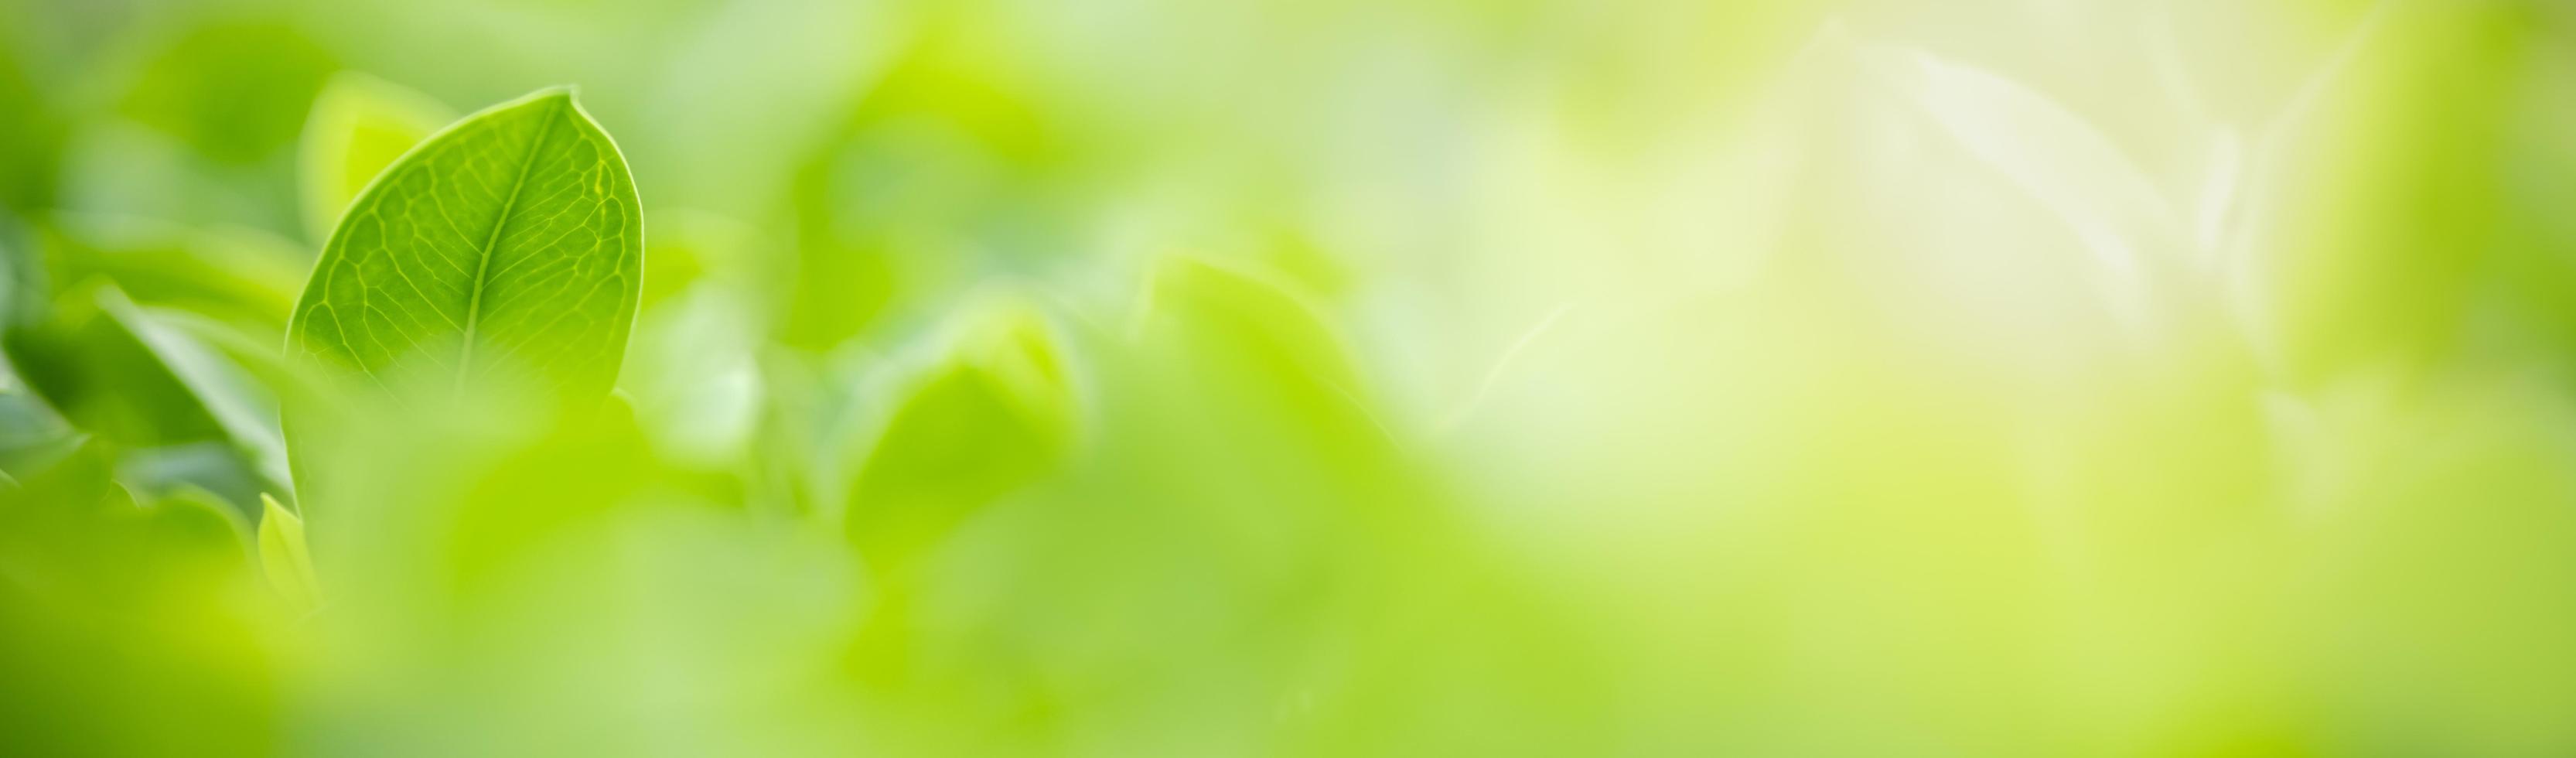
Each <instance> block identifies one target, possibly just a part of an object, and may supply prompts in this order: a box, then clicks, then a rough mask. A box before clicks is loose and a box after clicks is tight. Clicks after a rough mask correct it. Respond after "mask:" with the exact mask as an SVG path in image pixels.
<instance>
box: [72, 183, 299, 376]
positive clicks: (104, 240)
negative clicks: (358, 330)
mask: <svg viewBox="0 0 2576 758" xmlns="http://www.w3.org/2000/svg"><path fill="white" fill-rule="evenodd" d="M43 232H44V234H43V241H44V252H45V255H44V258H45V264H46V267H47V269H48V271H47V274H48V276H49V277H50V278H51V279H52V280H53V281H55V282H57V283H60V284H62V285H65V286H67V287H74V288H76V287H79V286H82V285H84V284H85V283H87V282H88V281H90V280H92V279H105V280H107V281H111V282H114V283H115V284H116V286H117V288H118V289H121V290H124V291H125V294H126V296H127V297H131V298H133V299H134V302H135V303H137V304H139V305H145V306H160V307H168V308H173V309H178V310H183V311H187V312H191V313H196V314H200V315H204V316H207V317H210V318H215V319H219V320H222V321H226V322H230V323H235V324H240V325H242V326H243V327H244V328H248V329H256V330H259V331H263V332H266V333H268V334H269V335H270V336H269V344H271V345H275V344H276V340H277V336H278V335H280V334H283V333H284V329H285V327H286V316H287V314H288V312H290V311H292V310H293V309H294V307H295V296H296V289H297V287H299V286H300V283H301V280H302V277H303V270H304V268H305V267H306V263H305V262H304V260H303V259H304V258H305V257H306V254H305V253H303V252H302V251H299V250H298V249H297V247H296V245H295V244H294V243H293V242H291V241H288V240H286V239H283V238H279V237H276V236H273V235H270V234H267V233H264V232H259V231H256V230H251V229H244V228H233V227H219V228H215V229H207V230H198V229H193V228H189V227H186V226H180V225H174V224H166V223H160V222H156V221H152V220H148V219H142V218H133V217H125V216H94V215H76V214H57V215H56V216H55V217H54V219H53V223H51V224H49V225H47V226H46V227H45V228H44V230H43Z"/></svg>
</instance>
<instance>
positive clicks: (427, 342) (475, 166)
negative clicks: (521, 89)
mask: <svg viewBox="0 0 2576 758" xmlns="http://www.w3.org/2000/svg"><path fill="white" fill-rule="evenodd" d="M643 232H644V230H643V214H642V209H641V208H640V207H639V205H638V203H637V200H636V196H635V185H634V181H633V179H632V178H631V176H630V175H629V174H628V173H627V169H626V161H625V158H624V157H623V156H622V155H620V154H619V153H618V151H617V146H616V144H615V143H613V142H611V141H610V140H609V137H608V135H607V134H606V133H605V132H602V131H601V130H600V128H599V126H598V125H597V124H596V123H594V122H592V121H591V119H590V116H589V115H588V114H586V113H584V112H582V110H581V108H580V106H578V105H576V104H575V103H574V102H573V94H572V91H571V90H569V89H552V90H545V91H541V92H538V93H536V94H533V95H529V96H528V97H525V98H522V99H520V100H517V101H513V102H510V103H505V104H502V105H499V106H496V107H493V108H492V109H490V110H486V111H484V112H482V113H478V114H475V115H473V116H471V117H468V118H466V119H465V120H464V121H461V122H458V123H457V124H456V125H455V126H452V127H449V128H448V129H447V130H445V131H443V132H440V133H439V134H437V135H436V136H433V137H431V138H430V139H429V141H428V142H426V143H424V144H422V145H421V146H420V148H419V149H417V150H414V151H413V152H411V153H410V154H408V155H406V156H405V157H403V159H401V160H399V161H397V162H395V164H394V165H393V166H392V167H390V168H387V169H385V173H384V175H383V176H382V177H379V178H378V179H377V180H376V182H375V183H374V184H372V185H369V186H368V188H367V189H366V191H365V192H364V193H362V194H361V195H360V196H359V197H358V199H357V201H356V202H355V203H354V204H352V205H351V206H350V208H349V212H348V215H347V217H346V218H344V219H342V220H341V222H340V226H339V228H338V229H337V230H336V231H334V232H333V233H332V235H331V241H330V243H329V244H328V245H326V246H325V247H324V248H323V251H322V257H321V260H319V261H318V262H316V264H315V266H314V271H313V276H312V278H311V279H310V280H309V281H307V282H306V283H305V288H304V296H303V298H302V300H301V301H299V303H298V304H297V306H296V309H295V315H294V317H293V319H292V321H291V323H290V324H289V327H288V334H287V353H288V355H289V356H290V357H293V358H298V359H306V358H310V359H318V360H319V361H320V362H322V363H324V364H326V365H331V366H335V367H338V368H343V369H347V370H350V371H354V372H356V373H359V374H364V375H366V376H367V377H370V378H372V379H373V380H374V381H376V382H378V383H386V384H391V383H392V382H391V379H392V378H393V377H395V376H397V375H399V376H401V377H402V378H403V379H404V380H406V381H422V380H426V382H427V383H428V386H420V385H417V384H415V385H413V386H416V387H418V388H420V389H423V390H429V391H434V392H449V393H455V392H461V391H463V390H464V389H465V388H466V387H467V386H469V385H475V386H479V385H484V384H485V383H487V382H500V383H502V384H501V385H500V386H507V387H509V388H512V389H521V390H534V391H538V392H540V393H543V394H546V395H550V396H551V397H552V398H554V399H558V400H562V401H565V402H566V403H569V404H585V403H587V404H595V403H597V402H598V400H599V398H601V397H602V396H605V395H606V394H607V393H608V390H609V387H610V386H611V385H612V384H613V383H614V382H615V380H616V378H617V368H618V364H619V361H620V359H621V357H622V356H623V355H624V353H625V349H626V341H627V333H628V330H629V329H630V328H631V327H632V326H633V322H634V319H635V311H636V302H637V294H638V292H639V284H640V280H641V278H642V264H643V257H644V251H643V241H644V233H643Z"/></svg>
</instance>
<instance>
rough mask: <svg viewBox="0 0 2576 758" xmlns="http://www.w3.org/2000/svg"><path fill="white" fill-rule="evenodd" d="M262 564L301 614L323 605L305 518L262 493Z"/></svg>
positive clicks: (279, 591)
mask: <svg viewBox="0 0 2576 758" xmlns="http://www.w3.org/2000/svg"><path fill="white" fill-rule="evenodd" d="M259 502H260V511H259V514H260V515H259V565H260V569H261V570H262V571H263V572H265V573H266V574H267V576H268V586H269V587H271V588H274V589H276V590H277V594H278V595H279V596H281V597H284V598H285V599H286V604H287V606H288V607H290V608H293V609H294V610H295V611H296V612H298V613H304V612H310V611H312V610H313V609H314V608H318V607H321V605H322V585H321V584H320V583H319V582H316V581H314V578H313V555H312V553H311V552H309V551H308V550H306V548H305V546H304V519H301V518H297V517H296V515H295V514H294V512H292V511H288V510H286V506H283V505H279V504H277V498H274V497H270V496H268V495H266V494H262V495H260V496H259Z"/></svg>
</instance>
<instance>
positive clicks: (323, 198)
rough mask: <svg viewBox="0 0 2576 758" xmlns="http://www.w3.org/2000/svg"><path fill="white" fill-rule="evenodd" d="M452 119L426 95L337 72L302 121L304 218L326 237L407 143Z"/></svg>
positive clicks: (443, 106)
mask: <svg viewBox="0 0 2576 758" xmlns="http://www.w3.org/2000/svg"><path fill="white" fill-rule="evenodd" d="M455 120H456V112H455V111H453V110H450V109H449V108H448V107H447V105H446V104H444V103H440V102H439V101H437V100H436V99H433V98H431V97H430V96H428V95H424V94H421V93H419V92H414V91H412V90H410V89H408V88H405V87H403V86H401V85H398V84H394V83H392V82H388V81H385V80H382V79H377V78H375V77H371V76H367V75H364V74H356V73H343V74H341V75H339V76H338V77H335V78H333V79H332V80H331V83H330V84H329V85H326V86H324V87H323V88H322V94H321V95H319V96H317V97H315V98H314V99H313V116H312V117H311V118H309V119H307V120H306V121H305V122H304V138H303V146H302V155H301V156H299V161H300V163H301V165H299V166H298V171H299V172H300V173H301V176H302V182H303V186H302V192H303V195H304V221H305V225H306V227H307V229H309V230H310V231H311V232H312V234H313V238H314V239H317V240H319V239H328V238H329V237H330V236H331V229H332V228H333V227H335V226H337V225H339V223H340V212H341V211H344V210H347V209H348V208H349V203H350V201H353V200H356V199H357V197H358V192H359V191H360V190H363V189H366V187H367V182H369V181H373V180H374V179H375V178H376V175H377V174H379V173H382V172H383V171H384V169H385V167H386V166H389V165H392V164H393V162H394V160H395V159H398V158H401V157H402V155H403V153H404V152H406V151H409V150H411V148H412V146H414V145H418V144H420V141H421V140H423V139H426V138H428V137H429V135H430V133H432V132H436V131H438V128H439V127H441V126H445V125H447V123H448V122H451V121H455Z"/></svg>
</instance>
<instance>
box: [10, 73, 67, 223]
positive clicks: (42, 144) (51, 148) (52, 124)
mask: <svg viewBox="0 0 2576 758" xmlns="http://www.w3.org/2000/svg"><path fill="white" fill-rule="evenodd" d="M21 52H22V51H20V50H17V49H15V46H14V45H10V44H8V42H7V41H5V40H0V113H6V114H9V123H8V124H6V125H0V208H7V209H10V210H13V211H17V212H19V213H28V212H31V211H34V210H37V209H40V208H45V207H47V206H50V205H52V204H53V202H54V195H55V192H56V185H57V183H58V177H57V176H56V171H57V170H59V169H60V168H61V163H62V150H63V141H64V138H65V136H66V134H67V132H68V129H67V128H66V126H65V124H64V123H63V119H62V116H61V114H60V113H59V112H58V111H57V109H56V108H55V107H54V105H53V103H51V102H50V101H49V98H48V94H49V93H47V92H45V91H44V88H43V85H44V84H46V83H43V82H39V81H37V79H36V77H34V76H32V75H30V73H29V72H28V71H27V68H26V64H25V62H24V61H22V60H20V53H21Z"/></svg>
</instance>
